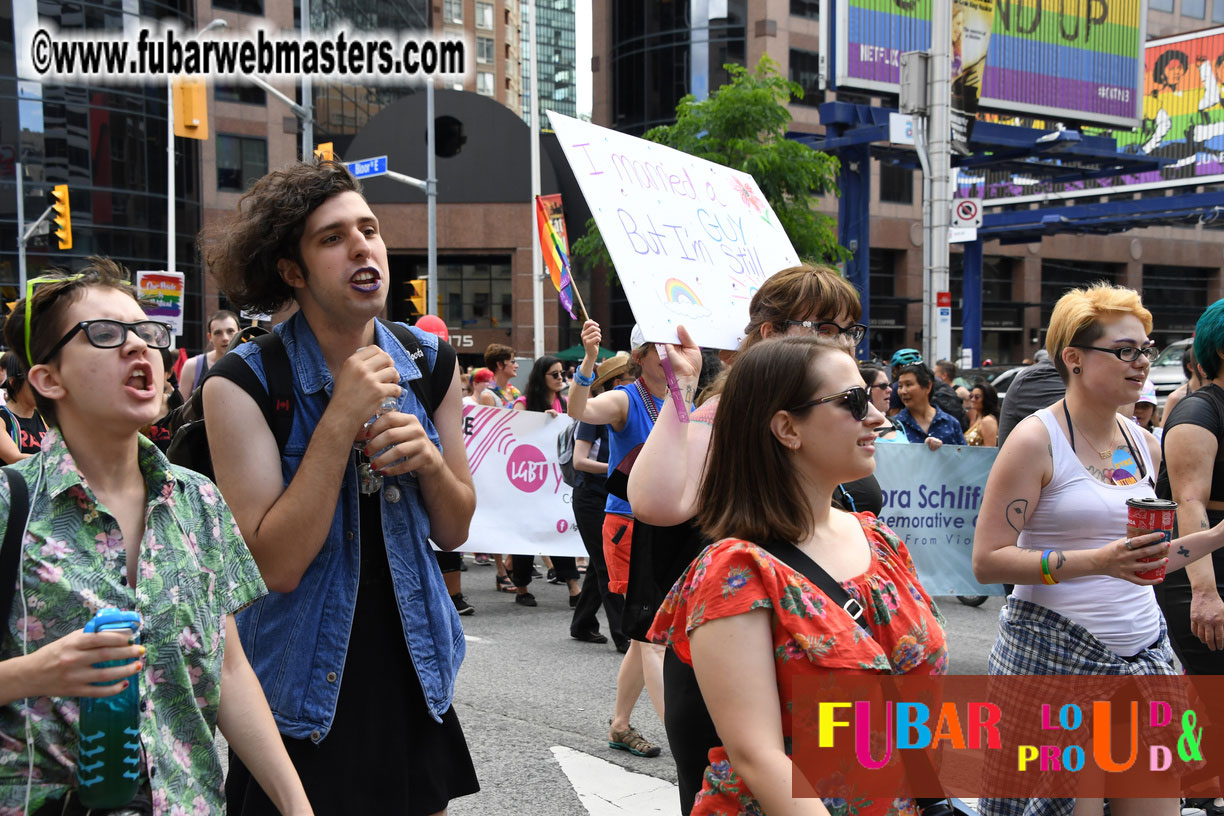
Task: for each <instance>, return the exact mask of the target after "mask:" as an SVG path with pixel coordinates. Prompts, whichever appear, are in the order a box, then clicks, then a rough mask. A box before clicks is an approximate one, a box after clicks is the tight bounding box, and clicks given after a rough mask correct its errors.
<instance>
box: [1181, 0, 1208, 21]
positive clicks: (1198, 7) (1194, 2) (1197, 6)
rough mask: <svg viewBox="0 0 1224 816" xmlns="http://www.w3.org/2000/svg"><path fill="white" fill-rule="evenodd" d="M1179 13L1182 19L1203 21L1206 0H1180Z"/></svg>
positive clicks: (1205, 11)
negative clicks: (1189, 18) (1190, 18)
mask: <svg viewBox="0 0 1224 816" xmlns="http://www.w3.org/2000/svg"><path fill="white" fill-rule="evenodd" d="M1181 13H1182V16H1183V17H1192V18H1194V19H1195V20H1201V19H1203V18H1204V17H1206V16H1207V0H1182V4H1181Z"/></svg>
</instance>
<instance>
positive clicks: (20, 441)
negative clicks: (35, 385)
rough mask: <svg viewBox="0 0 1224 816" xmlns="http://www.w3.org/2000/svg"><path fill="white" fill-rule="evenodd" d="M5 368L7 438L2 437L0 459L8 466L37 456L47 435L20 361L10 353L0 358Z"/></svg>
mask: <svg viewBox="0 0 1224 816" xmlns="http://www.w3.org/2000/svg"><path fill="white" fill-rule="evenodd" d="M0 366H3V367H4V372H5V379H4V394H5V398H6V399H5V403H4V406H3V409H0V410H2V411H3V413H0V416H3V418H4V432H5V435H4V436H3V437H0V459H3V460H4V463H5V464H7V465H11V464H14V463H15V462H20V461H21V460H22V459H25V458H27V457H29V456H33V455H34V454H36V453H38V451H39V450H40V449H41V446H42V439H43V437H44V436H45V435H46V433H47V422H46V420H44V419H43V418H42V414H40V413H38V406H37V405H35V404H34V392H33V391H32V390H31V389H30V384H29V383H28V382H26V375H25V369H24V368H22V367H21V360H19V359H18V357H17V355H16V354H14V353H13V352H11V351H6V352H4V354H3V356H0Z"/></svg>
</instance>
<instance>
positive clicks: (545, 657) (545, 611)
mask: <svg viewBox="0 0 1224 816" xmlns="http://www.w3.org/2000/svg"><path fill="white" fill-rule="evenodd" d="M469 563H470V562H469ZM493 576H494V571H493V568H492V567H476V566H472V567H471V568H470V570H469V571H468V572H466V573H464V592H465V594H466V595H467V596H468V598H469V600H470V601H471V602H472V603H473V604H474V605H475V606H476V607H477V613H476V614H475V615H474V616H472V617H468V618H463V625H464V629H465V631H466V632H467V634H468V652H467V659H466V661H465V662H464V665H463V669H462V671H461V672H460V674H459V685H458V689H457V692H456V703H455V708H456V710H457V711H458V713H459V718H460V720H461V722H462V723H463V727H464V731H465V733H466V734H467V738H468V743H469V745H470V746H471V750H472V755H473V757H474V759H475V763H476V771H477V774H478V775H479V777H480V781H481V786H482V788H483V790H482V791H481V792H480V793H479V794H477V795H475V796H470V797H467V798H464V799H461V800H458V801H456V802H454V803H453V804H452V806H451V808H450V813H451V814H452V816H501V814H506V816H510V815H511V814H513V816H521V814H538V815H539V816H588V814H594V815H595V816H614V815H615V814H618V813H624V814H634V815H635V816H645V814H654V813H670V814H675V813H679V808H678V806H676V805H675V800H674V798H673V797H674V793H673V792H672V790H671V789H670V788H668V787H667V784H674V782H675V768H674V766H672V764H671V761H670V758H669V752H668V751H667V750H666V748H665V749H664V752H663V755H662V756H661V757H659V758H657V759H641V758H637V757H633V756H630V755H629V754H627V753H625V752H623V751H614V750H611V749H609V748H608V744H607V736H606V735H607V730H608V719H609V717H611V709H612V700H613V696H614V694H615V689H616V671H617V668H618V667H619V666H620V657H621V656H620V655H619V654H618V653H617V652H616V650H615V649H614V648H613V646H612V644H611V643H608V644H607V645H604V646H598V645H592V644H588V643H580V642H578V641H575V640H572V639H571V638H570V637H569V620H570V609H569V605H568V603H567V598H566V590H565V588H564V587H560V586H550V585H548V584H546V583H545V582H543V581H536V582H534V583H533V584H532V590H533V591H534V593H535V595H536V597H537V599H538V600H539V602H540V605H539V607H537V608H535V609H527V608H524V607H519V606H517V605H516V604H515V603H514V601H513V598H512V596H511V595H509V594H505V593H499V592H496V591H495V590H494V589H493V582H494V577H493ZM940 601H941V609H942V610H943V612H944V615H945V617H946V618H947V620H948V629H949V633H950V639H951V643H952V647H951V648H952V671H953V672H954V673H956V674H985V673H986V656H987V654H988V653H989V651H990V647H991V645H992V644H993V643H994V639H995V634H996V631H997V620H998V615H999V607H1000V604H1001V599H999V598H991V599H990V600H988V601H987V602H986V604H985V605H984V606H981V607H977V608H970V607H967V606H963V605H962V604H960V603H959V602H957V601H956V599H955V598H941V599H940ZM633 722H634V724H635V725H636V726H637V727H638V728H639V729H640V730H641V731H642V733H643V734H645V735H646V736H647V737H648V738H650V739H652V740H657V741H659V742H661V743H663V744H666V743H665V739H664V732H663V725H662V723H660V722H659V719H658V717H657V716H656V715H655V713H654V709H653V707H652V706H651V705H650V703H649V701H648V699H647V697H646V695H645V694H644V693H643V695H642V698H641V700H640V701H639V703H638V707H637V709H636V711H635V712H634V717H633ZM622 769H623V770H622ZM625 770H627V771H630V772H632V773H630V774H626V773H625V772H624V771H625ZM640 775H645V776H644V777H643V776H640ZM665 783H667V784H665ZM576 788H577V789H576Z"/></svg>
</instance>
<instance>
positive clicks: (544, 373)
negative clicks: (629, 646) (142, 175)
mask: <svg viewBox="0 0 1224 816" xmlns="http://www.w3.org/2000/svg"><path fill="white" fill-rule="evenodd" d="M564 388H565V372H564V371H563V369H562V365H561V360H559V359H558V358H556V357H551V356H549V355H544V356H543V357H541V358H540V359H538V360H536V361H535V365H533V366H532V367H531V373H530V374H529V375H528V376H527V392H526V393H525V394H523V396H521V397H519V398H518V399H516V400H515V401H514V403H513V405H512V406H511V407H512V408H513V409H514V410H515V411H543V412H544V413H546V414H548V415H549V416H553V417H555V416H559V415H560V414H564V413H565V406H566V403H565V397H563V396H561V391H562V389H564ZM534 563H535V556H531V555H515V556H511V561H510V578H511V580H512V581H513V582H514V591H515V597H514V601H515V603H518V604H521V605H523V606H536V599H535V596H534V595H532V594H531V593H530V592H528V591H527V586H528V585H529V584H530V583H531V571H532V569H533V567H534ZM549 572H550V573H551V574H552V575H555V576H556V578H555V580H556V581H557V582H562V581H564V582H565V585H566V586H567V587H568V588H569V599H570V600H569V604H570V606H577V604H578V595H579V594H580V593H581V592H582V586H581V585H580V584H579V583H578V575H579V573H578V562H577V561H576V560H575V559H574V557H573V556H566V555H555V556H553V557H552V566H551V567H550V569H549Z"/></svg>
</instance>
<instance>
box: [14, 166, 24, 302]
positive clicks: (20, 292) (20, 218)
mask: <svg viewBox="0 0 1224 816" xmlns="http://www.w3.org/2000/svg"><path fill="white" fill-rule="evenodd" d="M16 168H17V296H18V297H25V286H26V242H25V237H24V236H25V179H24V178H23V177H22V176H23V175H24V174H25V171H24V170H22V168H21V161H20V156H19V159H18V161H17V163H16Z"/></svg>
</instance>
